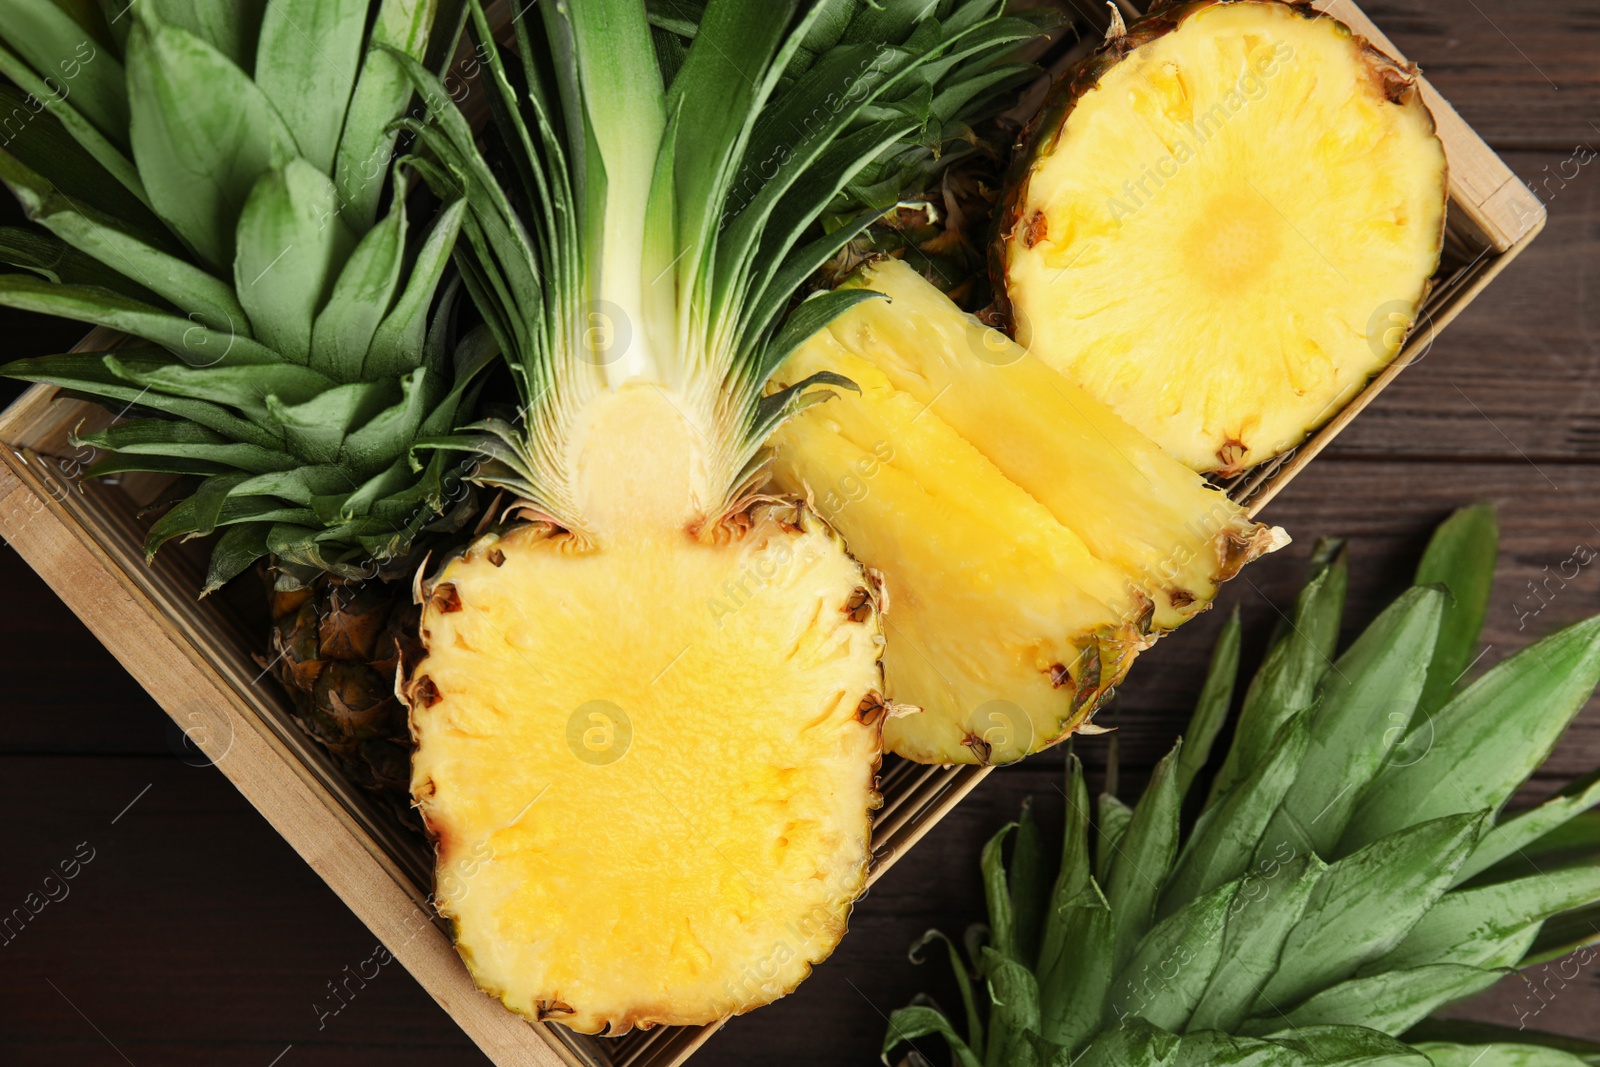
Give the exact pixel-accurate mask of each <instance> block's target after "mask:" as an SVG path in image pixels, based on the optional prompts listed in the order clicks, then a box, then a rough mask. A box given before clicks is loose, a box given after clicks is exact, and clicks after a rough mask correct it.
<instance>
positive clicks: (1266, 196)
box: [996, 0, 1447, 474]
mask: <svg viewBox="0 0 1600 1067" xmlns="http://www.w3.org/2000/svg"><path fill="white" fill-rule="evenodd" d="M1416 82H1417V78H1416V72H1415V69H1414V68H1409V67H1402V66H1400V65H1399V64H1397V63H1396V62H1394V61H1393V60H1391V59H1389V58H1388V57H1386V56H1384V55H1383V54H1382V53H1380V52H1378V51H1377V50H1375V49H1374V48H1373V47H1372V46H1371V45H1370V44H1368V43H1367V41H1366V40H1365V39H1363V38H1361V37H1359V36H1356V35H1354V34H1352V33H1351V32H1350V30H1349V28H1348V27H1346V26H1345V25H1344V24H1343V23H1341V22H1339V21H1337V20H1335V19H1333V18H1329V17H1327V16H1325V15H1318V14H1316V13H1315V12H1312V11H1311V10H1310V9H1309V8H1305V7H1300V6H1291V5H1289V4H1285V3H1280V2H1278V0H1204V2H1199V3H1191V4H1185V5H1181V6H1177V7H1173V8H1168V9H1166V10H1165V11H1163V12H1161V13H1159V14H1156V15H1153V16H1151V17H1150V18H1147V19H1145V20H1142V21H1141V22H1139V23H1137V24H1135V25H1134V26H1133V27H1131V28H1130V29H1129V30H1127V31H1126V32H1125V33H1120V34H1117V33H1115V32H1114V33H1113V36H1112V37H1110V38H1109V39H1108V40H1107V42H1106V44H1105V45H1104V46H1103V47H1102V48H1100V49H1099V50H1098V51H1097V52H1096V53H1094V54H1093V55H1092V56H1090V57H1089V58H1088V59H1086V60H1085V61H1084V63H1083V64H1082V65H1080V66H1079V67H1078V68H1077V69H1076V70H1075V71H1074V72H1072V73H1069V74H1068V75H1067V76H1066V77H1065V78H1064V79H1063V80H1062V82H1061V84H1060V86H1059V88H1058V89H1057V95H1056V98H1055V99H1054V101H1053V102H1052V104H1050V105H1049V106H1047V108H1046V109H1045V111H1044V112H1042V113H1041V115H1040V117H1039V118H1038V119H1037V120H1036V121H1035V124H1034V127H1033V129H1032V130H1031V131H1030V133H1029V135H1028V138H1029V139H1028V144H1029V151H1028V153H1027V154H1026V155H1024V156H1023V157H1021V158H1020V159H1019V164H1018V166H1019V173H1018V175H1017V177H1016V180H1015V181H1014V182H1013V184H1012V188H1011V190H1010V192H1009V194H1008V200H1007V206H1006V213H1005V215H1004V216H1003V224H1004V232H1003V238H1002V249H1001V260H1002V266H1003V272H1004V277H1003V288H1004V290H1005V292H1006V296H1007V297H1008V299H1009V302H1010V305H1011V310H1012V321H1013V324H1014V326H1015V332H1016V336H1017V340H1018V341H1020V342H1021V343H1022V344H1024V345H1025V346H1027V347H1028V348H1029V349H1030V350H1031V351H1033V352H1034V353H1036V354H1037V355H1039V356H1040V357H1042V358H1043V359H1044V360H1045V361H1046V362H1048V363H1050V364H1052V365H1053V366H1055V367H1056V369H1058V370H1060V371H1062V372H1063V373H1066V374H1068V375H1070V376H1071V377H1073V378H1074V379H1075V380H1076V381H1077V382H1078V383H1079V384H1080V385H1081V386H1082V387H1083V388H1084V389H1085V390H1087V391H1088V392H1089V393H1090V394H1092V395H1093V396H1095V397H1096V398H1097V399H1099V400H1100V401H1102V402H1103V403H1105V404H1107V405H1108V406H1110V407H1111V408H1112V409H1114V410H1115V411H1116V412H1117V413H1118V414H1119V415H1121V416H1122V417H1123V418H1124V419H1126V420H1127V421H1128V422H1130V423H1132V424H1133V425H1134V426H1136V427H1138V428H1139V429H1141V430H1143V431H1144V432H1145V433H1146V434H1148V435H1149V436H1150V437H1152V438H1154V439H1155V440H1156V441H1157V442H1158V443H1160V444H1161V445H1162V446H1163V447H1165V448H1166V449H1167V450H1168V451H1169V452H1171V453H1172V454H1173V455H1174V456H1176V457H1177V458H1179V459H1180V460H1182V461H1183V462H1184V463H1186V464H1188V465H1189V466H1191V467H1193V468H1194V469H1195V470H1199V471H1217V472H1219V473H1224V474H1232V473H1236V472H1238V471H1240V470H1243V469H1244V468H1246V467H1250V466H1253V465H1255V464H1257V463H1260V462H1261V461H1263V460H1265V459H1268V458H1270V457H1272V456H1274V455H1277V454H1279V453H1281V452H1284V451H1286V450H1288V449H1290V448H1292V447H1294V446H1295V445H1297V444H1299V443H1300V442H1301V441H1302V440H1304V439H1305V437H1306V435H1307V434H1308V433H1310V432H1311V431H1312V430H1314V429H1316V428H1317V427H1318V426H1320V425H1321V424H1322V423H1323V422H1325V421H1327V420H1328V419H1329V418H1330V417H1332V416H1333V415H1334V414H1336V413H1337V412H1338V411H1339V409H1340V408H1341V407H1343V406H1344V404H1345V403H1346V402H1347V401H1349V400H1350V399H1351V398H1352V397H1353V396H1354V395H1355V394H1356V393H1357V392H1359V391H1360V389H1361V388H1362V386H1363V385H1364V384H1365V383H1366V381H1367V380H1368V379H1369V378H1370V377H1371V376H1372V375H1373V374H1375V373H1376V372H1377V371H1379V370H1380V369H1382V368H1383V367H1384V366H1386V365H1387V364H1389V363H1390V362H1391V361H1392V360H1393V359H1394V357H1395V355H1396V354H1397V353H1398V352H1399V350H1400V346H1401V343H1402V342H1403V340H1404V337H1405V334H1406V331H1407V330H1408V329H1409V328H1410V327H1411V325H1412V324H1413V323H1414V321H1415V320H1416V317H1417V314H1418V311H1419V308H1420V307H1421V304H1422V301H1423V299H1424V297H1425V296H1426V295H1427V292H1428V287H1429V279H1430V278H1431V276H1432V275H1433V273H1434V271H1435V269H1436V268H1437V266H1438V262H1439V251H1440V248H1441V244H1442V240H1443V233H1444V215H1445V200H1446V184H1447V183H1446V168H1445V156H1444V150H1443V147H1442V146H1441V145H1440V143H1439V139H1438V138H1437V137H1436V136H1435V135H1434V126H1433V118H1432V115H1431V114H1430V113H1429V112H1428V109H1427V107H1426V105H1424V103H1423V102H1422V99H1421V94H1420V93H1419V92H1418V90H1417V84H1416ZM997 281H998V280H997ZM996 288H997V289H1000V288H1001V285H999V284H997V286H996Z"/></svg>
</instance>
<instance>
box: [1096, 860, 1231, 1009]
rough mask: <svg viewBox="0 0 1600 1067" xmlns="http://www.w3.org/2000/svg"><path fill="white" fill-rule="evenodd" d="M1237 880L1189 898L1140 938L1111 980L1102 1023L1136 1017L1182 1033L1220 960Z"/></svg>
mask: <svg viewBox="0 0 1600 1067" xmlns="http://www.w3.org/2000/svg"><path fill="white" fill-rule="evenodd" d="M1239 884H1240V883H1239V881H1237V880H1235V881H1231V882H1228V883H1227V884H1226V885H1222V886H1218V887H1217V888H1216V889H1213V890H1211V891H1210V892H1208V893H1206V894H1205V895H1204V896H1201V897H1198V898H1196V899H1194V900H1191V901H1190V902H1189V903H1187V904H1185V905H1184V906H1183V907H1181V908H1179V909H1178V910H1177V911H1175V912H1173V913H1172V914H1171V915H1169V916H1167V917H1166V918H1165V919H1163V920H1161V921H1160V922H1159V923H1157V924H1156V925H1155V927H1154V928H1153V929H1151V931H1150V932H1149V933H1148V934H1146V935H1145V936H1144V937H1143V938H1142V939H1141V940H1140V942H1139V947H1138V948H1137V949H1136V950H1135V951H1134V954H1133V957H1132V958H1131V959H1130V960H1128V962H1127V964H1126V966H1124V967H1123V968H1122V971H1121V973H1120V974H1118V975H1117V978H1116V980H1115V981H1114V982H1113V983H1112V985H1111V996H1110V999H1109V1000H1108V1001H1107V1003H1106V1011H1105V1015H1104V1017H1103V1018H1102V1020H1101V1024H1102V1026H1104V1027H1110V1026H1114V1025H1116V1024H1117V1023H1119V1022H1121V1021H1123V1020H1124V1019H1126V1018H1128V1017H1129V1016H1138V1017H1139V1018H1142V1019H1144V1020H1146V1021H1148V1022H1150V1023H1153V1024H1155V1025H1156V1026H1159V1027H1162V1028H1163V1029H1166V1030H1171V1031H1173V1032H1175V1033H1181V1032H1183V1030H1184V1029H1185V1028H1186V1027H1187V1026H1188V1023H1189V1018H1190V1016H1192V1015H1193V1014H1194V1010H1195V1008H1196V1007H1198V1006H1199V1004H1200V999H1201V997H1202V996H1204V995H1205V991H1206V987H1207V985H1208V984H1209V983H1210V981H1211V975H1212V974H1213V973H1214V972H1215V971H1216V969H1217V964H1218V963H1219V962H1221V960H1222V932H1223V930H1224V929H1225V928H1226V926H1227V921H1228V915H1229V913H1230V911H1231V910H1232V908H1233V902H1234V898H1235V896H1236V895H1237V893H1238V891H1239Z"/></svg>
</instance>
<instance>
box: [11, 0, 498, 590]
mask: <svg viewBox="0 0 1600 1067" xmlns="http://www.w3.org/2000/svg"><path fill="white" fill-rule="evenodd" d="M0 27H3V28H0V74H4V75H5V77H6V78H7V79H9V81H10V82H11V83H12V84H11V85H0V108H3V112H4V114H6V115H7V116H8V117H9V121H8V125H7V127H6V132H7V139H6V141H5V143H4V145H3V147H0V179H3V180H4V181H5V183H6V184H7V185H8V186H9V187H10V188H11V190H12V191H13V192H14V193H15V194H16V196H17V198H18V199H19V200H20V201H21V203H22V205H23V207H24V209H25V210H26V212H27V214H28V216H29V218H30V219H31V220H32V221H33V222H34V223H36V224H37V226H38V227H39V228H38V229H33V228H30V229H27V230H5V231H0V260H3V261H4V262H6V263H8V264H10V265H12V266H14V267H17V268H20V272H19V273H13V274H5V275H0V303H4V304H6V305H9V306H11V307H15V308H20V309H24V310H28V311H35V312H42V313H46V314H55V315H61V316H64V317H67V318H73V319H78V320H80V321H83V322H88V323H93V324H95V325H98V326H102V327H106V328H108V329H109V330H113V331H118V332H120V333H123V334H127V335H131V337H134V338H138V339H141V340H142V341H144V342H146V343H145V344H143V345H138V344H135V345H129V346H126V347H121V346H119V347H116V348H115V350H114V351H80V352H73V353H69V354H64V355H51V356H44V357H41V358H36V359H24V360H19V361H16V362H13V363H11V364H9V365H7V366H5V367H4V368H0V372H3V373H5V374H8V375H10V376H13V377H19V378H24V379H28V380H31V381H36V382H47V383H50V384H53V385H56V386H60V387H62V388H65V389H68V390H71V391H73V392H75V393H79V394H84V395H87V396H90V397H93V398H95V399H97V400H99V401H100V402H101V403H102V404H104V405H105V406H107V407H108V408H109V409H110V410H112V411H113V412H114V413H115V414H116V415H117V416H119V417H120V416H129V415H132V416H133V417H131V418H127V419H126V420H124V421H118V422H116V423H115V424H113V425H110V426H109V427H107V428H105V429H102V430H100V431H99V432H96V433H92V434H85V435H83V437H82V438H81V440H82V442H83V443H85V444H88V445H91V446H93V447H96V448H99V449H104V450H105V451H107V452H109V453H111V456H110V458H108V459H107V460H105V461H103V462H101V463H99V464H98V465H96V466H94V467H92V468H91V469H90V470H89V472H88V473H89V474H90V475H91V476H95V475H110V474H117V473H121V472H127V471H150V472H157V473H161V474H171V475H179V476H184V477H186V478H188V479H190V481H188V482H186V483H184V484H185V485H188V486H189V487H190V488H191V490H192V491H190V492H188V493H187V494H186V495H185V496H184V498H183V499H182V500H181V501H180V502H179V503H177V504H176V506H174V507H173V508H172V509H171V510H169V511H168V512H167V513H166V514H165V515H164V516H163V517H162V518H161V519H160V520H159V521H157V522H156V524H155V526H154V528H153V529H152V530H151V531H150V534H149V538H148V542H147V550H148V551H149V552H150V553H151V554H152V555H153V554H154V553H155V551H156V550H157V549H158V548H159V547H160V546H161V545H162V544H163V543H164V542H166V541H168V540H170V539H172V538H175V537H181V538H190V537H198V536H204V535H207V534H211V533H212V532H214V531H218V530H220V531H223V533H222V536H221V537H220V538H219V540H218V541H217V543H216V546H215V548H214V550H213V553H212V557H211V569H210V573H209V575H208V577H207V580H206V589H207V591H210V590H211V589H214V588H216V587H217V586H219V585H220V584H221V583H223V582H225V581H226V580H228V579H229V578H231V577H232V576H234V575H235V574H238V573H239V572H240V571H242V570H243V569H245V568H246V567H248V566H249V565H250V564H251V563H252V562H254V561H255V560H256V559H259V558H261V557H262V556H265V555H269V554H270V555H272V556H273V557H275V559H276V561H277V562H278V563H279V565H280V566H284V567H291V568H298V569H300V570H301V571H309V572H311V573H316V572H319V571H327V572H333V573H336V574H341V575H345V576H358V575H360V574H362V573H364V572H369V569H370V568H371V567H372V566H373V563H374V561H383V560H389V559H394V558H397V557H401V556H404V555H405V554H406V553H407V552H408V551H409V550H410V549H411V547H412V542H413V541H414V539H415V538H417V537H418V536H419V535H420V534H422V533H423V532H424V531H425V530H427V529H429V528H438V527H440V526H443V527H447V528H448V527H451V526H452V525H453V524H454V523H456V522H458V521H459V520H460V519H461V518H462V517H463V516H462V515H460V514H459V513H460V512H461V511H462V510H463V509H462V508H461V507H459V506H456V505H457V504H458V503H459V502H460V500H459V498H460V497H461V496H463V495H464V493H456V492H453V491H452V483H453V482H454V483H455V484H459V481H460V479H459V472H457V471H455V470H453V468H452V465H451V463H450V462H449V461H448V459H447V457H445V456H444V455H442V454H439V453H435V454H434V455H433V456H432V457H431V458H430V459H429V460H428V462H427V463H426V464H422V463H420V462H419V461H417V460H416V459H414V458H413V454H412V453H413V448H414V445H415V442H416V441H417V440H418V439H419V438H421V437H424V436H431V435H439V434H446V433H448V432H449V431H450V430H452V429H453V428H454V426H455V425H456V422H457V416H458V414H459V413H463V412H466V411H468V410H470V409H471V408H472V406H473V388H474V386H473V382H474V380H475V378H476V376H477V374H478V372H479V371H480V370H481V369H482V368H483V367H484V366H485V365H486V364H487V363H488V362H489V361H490V360H491V359H492V358H493V356H494V355H495V353H494V349H493V343H492V339H491V338H490V337H488V336H487V335H486V334H481V333H478V334H474V333H466V334H465V335H464V336H462V337H460V338H458V337H457V333H458V330H457V328H456V322H455V319H456V316H455V314H454V307H455V303H456V291H457V285H456V284H455V283H454V282H452V281H447V280H446V274H447V267H448V266H449V262H450V253H451V250H452V248H453V247H454V244H455V240H456V236H457V233H458V231H459V229H460V227H461V224H462V220H463V218H464V217H465V207H464V205H463V204H461V203H459V202H456V203H447V204H444V205H443V206H442V207H440V206H437V205H434V204H432V203H431V197H429V196H428V194H427V193H426V191H425V190H424V191H422V192H421V193H420V194H417V195H413V191H412V188H411V186H412V185H413V184H414V183H413V182H412V181H411V180H410V177H409V175H410V171H411V165H412V160H411V157H410V156H409V154H406V153H404V152H403V151H402V150H401V149H400V146H399V142H398V141H397V136H396V130H395V127H394V122H395V120H396V119H397V118H398V117H400V116H401V115H402V114H403V113H404V112H405V110H406V108H407V107H408V105H409V104H410V102H411V98H412V88H411V82H410V79H409V77H408V76H407V74H406V72H405V71H404V70H403V69H402V66H401V57H404V59H405V60H406V61H408V62H415V63H418V64H422V65H426V66H430V67H433V66H438V65H440V64H442V63H443V62H444V61H446V60H447V58H448V57H449V56H450V54H451V53H452V52H453V50H454V45H455V41H456V39H457V37H458V36H459V28H460V5H459V3H451V2H449V0H381V2H378V3H370V2H368V0H273V2H272V3H266V2H265V0H247V2H243V3H229V4H195V3H193V2H190V0H137V2H136V3H134V4H131V5H126V4H123V3H120V2H118V3H112V2H104V3H96V2H94V0H82V2H76V3H65V4H62V3H55V2H54V0H3V2H0ZM424 201H428V202H426V203H425V202H424ZM419 207H425V208H426V209H427V210H428V211H429V212H430V213H431V214H432V218H431V220H430V221H429V223H428V226H427V227H426V229H425V231H424V232H423V233H421V234H417V233H414V232H413V223H414V221H415V220H414V219H413V218H412V217H411V214H412V213H413V212H415V211H417V210H418V209H419ZM380 210H381V212H382V215H381V217H380ZM452 496H455V497H457V500H452V499H451V497H452Z"/></svg>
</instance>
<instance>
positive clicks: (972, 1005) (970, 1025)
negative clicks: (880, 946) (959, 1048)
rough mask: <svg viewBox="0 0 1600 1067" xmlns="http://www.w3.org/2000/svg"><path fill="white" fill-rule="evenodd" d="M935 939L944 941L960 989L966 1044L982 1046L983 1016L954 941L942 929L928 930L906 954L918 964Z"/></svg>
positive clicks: (970, 979)
mask: <svg viewBox="0 0 1600 1067" xmlns="http://www.w3.org/2000/svg"><path fill="white" fill-rule="evenodd" d="M935 941H943V942H944V947H945V951H946V953H947V954H948V956H949V958H950V971H951V973H952V974H954V975H955V979H956V987H957V988H958V989H960V990H961V1006H962V1007H963V1008H964V1009H965V1010H966V1013H967V1045H968V1047H970V1048H983V1017H982V1016H981V1015H980V1014H979V1013H978V1003H977V1001H976V1000H975V999H974V998H973V995H972V977H971V975H969V974H968V973H967V964H966V961H965V960H963V959H962V958H961V952H960V950H959V949H957V948H956V943H955V942H954V941H951V940H950V939H949V938H948V937H946V936H945V935H944V933H943V932H942V931H939V930H929V931H928V932H927V933H925V934H923V935H922V936H921V937H920V938H918V939H917V941H916V943H915V944H913V945H912V946H911V951H910V952H909V953H907V955H908V957H909V958H910V960H911V962H912V963H915V964H920V963H922V950H923V949H924V948H926V947H927V946H929V945H931V944H933V942H935Z"/></svg>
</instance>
